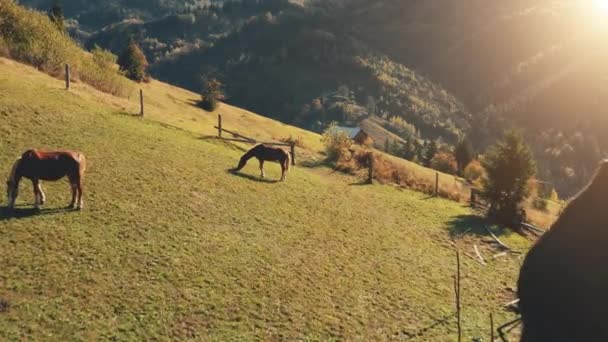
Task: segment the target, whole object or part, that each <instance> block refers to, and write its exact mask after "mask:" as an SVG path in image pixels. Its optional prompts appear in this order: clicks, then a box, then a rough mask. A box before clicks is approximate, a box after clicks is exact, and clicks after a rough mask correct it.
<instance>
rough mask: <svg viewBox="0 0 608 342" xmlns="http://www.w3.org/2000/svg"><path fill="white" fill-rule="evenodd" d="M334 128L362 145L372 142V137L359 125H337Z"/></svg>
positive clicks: (371, 143)
mask: <svg viewBox="0 0 608 342" xmlns="http://www.w3.org/2000/svg"><path fill="white" fill-rule="evenodd" d="M336 130H337V131H338V132H343V133H345V134H346V135H347V136H348V137H349V138H350V139H352V140H353V141H354V142H355V143H356V144H358V145H362V146H371V145H373V144H374V139H372V137H371V136H370V135H369V134H368V133H367V132H365V131H364V130H363V129H361V128H359V127H344V126H337V127H336Z"/></svg>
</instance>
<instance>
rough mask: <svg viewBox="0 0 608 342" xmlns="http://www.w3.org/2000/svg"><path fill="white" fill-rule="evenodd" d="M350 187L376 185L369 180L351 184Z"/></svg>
mask: <svg viewBox="0 0 608 342" xmlns="http://www.w3.org/2000/svg"><path fill="white" fill-rule="evenodd" d="M348 185H349V186H372V185H374V183H370V182H369V181H368V180H367V179H363V180H360V181H358V182H354V183H350V184H348Z"/></svg>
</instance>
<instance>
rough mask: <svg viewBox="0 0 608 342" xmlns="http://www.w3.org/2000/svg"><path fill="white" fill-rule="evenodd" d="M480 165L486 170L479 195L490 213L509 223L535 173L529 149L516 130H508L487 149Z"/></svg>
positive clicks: (526, 192)
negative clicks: (486, 202)
mask: <svg viewBox="0 0 608 342" xmlns="http://www.w3.org/2000/svg"><path fill="white" fill-rule="evenodd" d="M482 165H483V167H484V169H485V171H486V177H484V179H483V196H484V197H485V198H486V200H487V201H488V202H489V203H490V208H491V209H490V214H491V215H494V216H495V217H496V218H497V219H498V220H500V221H501V222H502V223H504V224H506V225H509V224H510V223H511V220H512V219H513V218H514V217H516V214H517V210H518V208H519V206H520V204H521V202H522V201H523V200H524V199H525V198H526V197H528V195H529V187H528V182H529V180H530V179H531V178H532V177H533V176H534V174H535V173H536V163H535V161H534V158H533V156H532V151H531V150H530V147H528V146H527V145H526V144H525V142H524V139H523V137H522V135H521V134H520V133H518V132H516V131H508V132H506V133H505V135H504V137H503V140H502V141H500V142H498V143H497V144H496V145H494V146H493V147H491V148H490V150H489V152H488V153H487V154H486V155H485V156H484V159H483V161H482Z"/></svg>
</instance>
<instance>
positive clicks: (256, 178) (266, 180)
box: [226, 169, 279, 184]
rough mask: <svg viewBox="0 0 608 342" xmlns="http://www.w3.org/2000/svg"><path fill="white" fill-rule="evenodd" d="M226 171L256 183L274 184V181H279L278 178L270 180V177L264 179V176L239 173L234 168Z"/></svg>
mask: <svg viewBox="0 0 608 342" xmlns="http://www.w3.org/2000/svg"><path fill="white" fill-rule="evenodd" d="M226 172H228V173H229V174H231V175H233V176H236V177H240V178H245V179H248V180H251V181H254V182H258V183H267V184H275V183H279V180H272V179H266V178H261V177H257V176H252V175H248V174H245V173H240V172H238V171H236V170H235V169H228V170H226Z"/></svg>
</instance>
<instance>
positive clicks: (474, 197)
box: [469, 189, 546, 236]
mask: <svg viewBox="0 0 608 342" xmlns="http://www.w3.org/2000/svg"><path fill="white" fill-rule="evenodd" d="M480 197H481V196H480V192H479V191H478V190H476V189H471V199H470V202H469V204H470V205H471V208H474V209H477V210H481V211H484V212H486V213H487V212H489V211H490V205H489V204H488V203H486V202H485V201H483V200H482V199H481V198H480ZM513 224H514V225H515V226H519V227H521V228H522V229H525V230H527V231H529V232H530V233H532V234H534V235H536V236H541V235H543V234H544V233H545V232H546V230H545V229H543V228H540V227H537V226H535V225H533V224H531V223H530V222H528V221H526V218H525V217H522V218H521V219H514V220H513Z"/></svg>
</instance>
